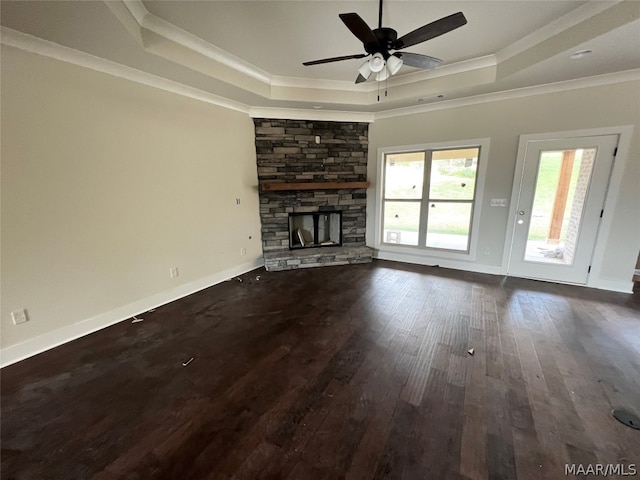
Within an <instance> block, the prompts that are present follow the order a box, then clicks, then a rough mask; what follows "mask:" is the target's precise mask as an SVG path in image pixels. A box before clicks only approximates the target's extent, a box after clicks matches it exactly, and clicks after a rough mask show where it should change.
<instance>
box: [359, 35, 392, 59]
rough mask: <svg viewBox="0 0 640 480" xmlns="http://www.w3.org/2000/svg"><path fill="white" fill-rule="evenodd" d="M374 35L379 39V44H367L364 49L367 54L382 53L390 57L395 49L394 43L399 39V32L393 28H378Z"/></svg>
mask: <svg viewBox="0 0 640 480" xmlns="http://www.w3.org/2000/svg"><path fill="white" fill-rule="evenodd" d="M373 34H374V35H375V36H376V38H377V39H378V42H377V43H373V42H372V43H365V44H364V49H365V51H366V52H367V53H371V54H373V53H382V55H383V56H384V57H385V59H386V58H387V57H389V50H390V49H392V48H393V45H394V43H395V42H396V40H397V39H398V32H396V31H395V30H394V29H393V28H387V27H383V28H376V29H375V30H373Z"/></svg>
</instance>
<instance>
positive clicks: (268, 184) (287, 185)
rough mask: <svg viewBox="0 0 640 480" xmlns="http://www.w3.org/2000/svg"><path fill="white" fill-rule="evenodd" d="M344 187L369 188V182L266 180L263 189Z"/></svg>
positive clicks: (271, 190)
mask: <svg viewBox="0 0 640 480" xmlns="http://www.w3.org/2000/svg"><path fill="white" fill-rule="evenodd" d="M342 188H369V182H315V183H285V182H265V183H263V184H262V190H263V191H265V192H274V191H276V190H280V191H282V190H289V191H291V190H339V189H342Z"/></svg>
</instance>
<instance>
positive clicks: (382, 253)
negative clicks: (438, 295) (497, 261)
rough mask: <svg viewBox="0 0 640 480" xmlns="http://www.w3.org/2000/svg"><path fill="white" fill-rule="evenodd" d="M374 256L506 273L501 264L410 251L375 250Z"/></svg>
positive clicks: (406, 261)
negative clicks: (429, 255)
mask: <svg viewBox="0 0 640 480" xmlns="http://www.w3.org/2000/svg"><path fill="white" fill-rule="evenodd" d="M373 258H377V259H379V260H392V261H395V262H404V263H413V264H415V265H428V266H435V265H438V266H439V267H443V268H451V269H453V270H465V271H467V272H476V273H488V274H490V275H506V273H505V271H504V269H503V268H502V267H501V266H494V265H483V264H480V263H471V262H464V261H461V260H452V259H448V258H436V257H426V256H419V255H412V254H410V253H400V252H389V251H383V250H374V253H373Z"/></svg>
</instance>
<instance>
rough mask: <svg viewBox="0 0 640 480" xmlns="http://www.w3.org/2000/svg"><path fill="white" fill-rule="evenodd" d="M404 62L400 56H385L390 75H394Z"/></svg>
mask: <svg viewBox="0 0 640 480" xmlns="http://www.w3.org/2000/svg"><path fill="white" fill-rule="evenodd" d="M403 63H404V62H403V61H402V59H401V58H398V57H396V56H395V55H391V56H390V57H389V58H387V69H388V70H389V74H390V75H395V74H396V73H398V72H399V71H400V67H402V64H403Z"/></svg>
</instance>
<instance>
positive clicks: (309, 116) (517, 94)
mask: <svg viewBox="0 0 640 480" xmlns="http://www.w3.org/2000/svg"><path fill="white" fill-rule="evenodd" d="M0 42H1V43H2V44H3V45H7V46H9V47H14V48H17V49H20V50H24V51H27V52H31V53H35V54H37V55H41V56H45V57H49V58H53V59H56V60H59V61H62V62H65V63H69V64H73V65H77V66H80V67H84V68H88V69H91V70H94V71H97V72H102V73H106V74H108V75H112V76H114V77H118V78H122V79H125V80H129V81H132V82H136V83H139V84H142V85H146V86H149V87H153V88H158V89H160V90H164V91H167V92H171V93H175V94H177V95H182V96H184V97H188V98H192V99H194V100H198V101H201V102H204V103H209V104H212V105H217V106H220V107H224V108H228V109H231V110H235V111H238V112H242V113H246V114H248V115H249V116H251V117H253V118H280V119H286V118H288V119H293V120H319V121H320V120H322V121H336V122H340V121H342V122H367V123H372V122H374V121H376V120H380V119H385V118H393V117H399V116H405V115H414V114H419V113H425V112H431V111H437V110H446V109H449V108H457V107H463V106H468V105H477V104H481V103H488V102H495V101H500V100H509V99H514V98H523V97H529V96H534V95H543V94H547V93H556V92H563V91H567V90H575V89H580V88H588V87H596V86H602V85H611V84H615V83H622V82H628V81H637V80H640V69H635V70H627V71H623V72H616V73H609V74H605V75H598V76H594V77H587V78H580V79H576V80H567V81H563V82H556V83H549V84H544V85H537V86H532V87H525V88H518V89H513V90H505V91H502V92H495V93H487V94H482V95H476V96H472V97H466V98H459V99H452V100H444V101H441V102H437V103H432V104H425V105H415V106H411V107H404V108H398V109H390V110H384V111H380V112H376V113H373V112H363V111H342V110H316V109H304V108H274V107H252V106H249V105H246V104H243V103H240V102H236V101H233V100H230V99H228V98H225V97H222V96H220V95H215V94H213V93H209V92H205V91H203V90H199V89H196V88H193V87H189V86H187V85H184V84H181V83H178V82H174V81H172V80H168V79H166V78H163V77H160V76H157V75H153V74H150V73H147V72H143V71H141V70H137V69H135V68H132V67H129V66H126V65H122V64H119V63H116V62H113V61H111V60H105V59H104V58H101V57H97V56H95V55H91V54H89V53H86V52H81V51H79V50H76V49H73V48H70V47H65V46H63V45H59V44H57V43H53V42H50V41H48V40H43V39H41V38H38V37H34V36H33V35H29V34H26V33H22V32H18V31H16V30H12V29H10V28H7V27H0Z"/></svg>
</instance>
